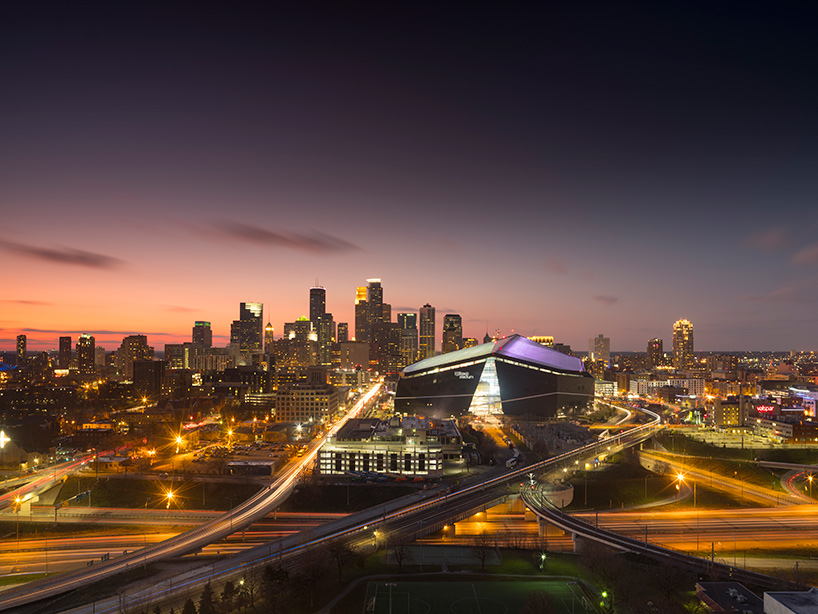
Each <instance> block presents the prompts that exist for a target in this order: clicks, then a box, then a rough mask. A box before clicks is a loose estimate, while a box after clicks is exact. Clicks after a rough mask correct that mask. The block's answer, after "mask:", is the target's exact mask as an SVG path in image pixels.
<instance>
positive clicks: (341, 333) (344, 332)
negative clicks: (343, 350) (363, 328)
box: [337, 322, 349, 343]
mask: <svg viewBox="0 0 818 614" xmlns="http://www.w3.org/2000/svg"><path fill="white" fill-rule="evenodd" d="M337 341H338V343H346V342H347V341H349V324H348V323H346V322H338V337H337Z"/></svg>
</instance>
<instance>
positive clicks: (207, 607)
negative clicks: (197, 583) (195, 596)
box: [199, 581, 216, 614]
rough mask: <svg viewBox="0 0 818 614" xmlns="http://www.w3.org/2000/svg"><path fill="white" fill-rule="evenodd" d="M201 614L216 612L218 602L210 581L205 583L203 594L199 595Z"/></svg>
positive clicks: (214, 613)
mask: <svg viewBox="0 0 818 614" xmlns="http://www.w3.org/2000/svg"><path fill="white" fill-rule="evenodd" d="M199 614H216V602H215V599H214V597H213V588H212V587H211V586H210V582H209V581H208V583H207V584H205V587H204V590H202V595H201V597H199Z"/></svg>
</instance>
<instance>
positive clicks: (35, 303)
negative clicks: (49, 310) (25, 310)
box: [0, 299, 54, 307]
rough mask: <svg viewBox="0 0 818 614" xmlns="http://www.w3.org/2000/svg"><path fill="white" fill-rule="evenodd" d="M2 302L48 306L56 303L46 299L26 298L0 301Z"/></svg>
mask: <svg viewBox="0 0 818 614" xmlns="http://www.w3.org/2000/svg"><path fill="white" fill-rule="evenodd" d="M0 303H8V304H10V305H29V306H31V307H48V306H49V305H53V304H54V303H48V302H46V301H30V300H25V299H8V300H3V301H0Z"/></svg>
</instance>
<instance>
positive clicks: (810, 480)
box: [807, 473, 812, 499]
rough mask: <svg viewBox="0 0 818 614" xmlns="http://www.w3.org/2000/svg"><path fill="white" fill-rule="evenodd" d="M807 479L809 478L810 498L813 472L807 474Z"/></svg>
mask: <svg viewBox="0 0 818 614" xmlns="http://www.w3.org/2000/svg"><path fill="white" fill-rule="evenodd" d="M807 479H808V480H809V498H810V499H812V474H811V473H810V474H809V475H808V476H807Z"/></svg>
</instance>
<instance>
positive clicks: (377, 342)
mask: <svg viewBox="0 0 818 614" xmlns="http://www.w3.org/2000/svg"><path fill="white" fill-rule="evenodd" d="M369 363H370V365H371V366H373V367H374V368H375V369H376V370H377V371H378V373H380V374H381V375H385V374H394V373H398V372H399V371H400V370H401V369H402V368H403V367H405V366H406V361H405V360H404V359H403V354H402V353H401V330H400V324H397V323H396V322H380V323H378V324H376V325H375V326H374V328H373V329H372V343H371V344H370V349H369Z"/></svg>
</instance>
